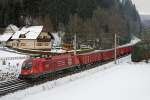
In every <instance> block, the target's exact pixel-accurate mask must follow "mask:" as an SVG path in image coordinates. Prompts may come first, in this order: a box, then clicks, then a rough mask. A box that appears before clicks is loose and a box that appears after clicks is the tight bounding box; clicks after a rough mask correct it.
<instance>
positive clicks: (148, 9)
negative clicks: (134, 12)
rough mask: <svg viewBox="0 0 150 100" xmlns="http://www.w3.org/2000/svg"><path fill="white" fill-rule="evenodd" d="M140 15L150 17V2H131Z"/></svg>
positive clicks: (143, 0)
mask: <svg viewBox="0 0 150 100" xmlns="http://www.w3.org/2000/svg"><path fill="white" fill-rule="evenodd" d="M132 1H133V3H134V4H135V5H136V8H137V9H138V11H139V13H140V14H149V15H150V0H132Z"/></svg>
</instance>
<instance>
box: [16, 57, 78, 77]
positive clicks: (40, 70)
mask: <svg viewBox="0 0 150 100" xmlns="http://www.w3.org/2000/svg"><path fill="white" fill-rule="evenodd" d="M76 65H79V60H78V58H77V56H74V55H73V56H72V55H60V56H54V57H51V58H47V59H45V58H35V59H28V60H26V61H25V62H24V63H23V65H22V70H21V74H20V76H19V78H21V79H37V78H45V77H47V76H48V75H49V76H50V74H51V73H53V72H57V71H60V70H63V69H67V68H71V67H75V66H76Z"/></svg>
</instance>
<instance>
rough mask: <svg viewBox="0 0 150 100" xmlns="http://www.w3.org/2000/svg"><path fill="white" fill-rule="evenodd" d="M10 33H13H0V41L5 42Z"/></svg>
mask: <svg viewBox="0 0 150 100" xmlns="http://www.w3.org/2000/svg"><path fill="white" fill-rule="evenodd" d="M12 35H13V33H6V34H3V35H0V41H1V42H6V41H8V40H9V39H10V38H11V36H12Z"/></svg>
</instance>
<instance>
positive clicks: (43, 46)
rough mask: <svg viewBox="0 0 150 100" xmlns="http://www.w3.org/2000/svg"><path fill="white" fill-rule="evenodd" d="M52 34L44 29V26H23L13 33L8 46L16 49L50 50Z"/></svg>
mask: <svg viewBox="0 0 150 100" xmlns="http://www.w3.org/2000/svg"><path fill="white" fill-rule="evenodd" d="M51 39H52V36H51V34H50V33H49V32H46V31H44V29H43V26H29V27H23V28H22V29H21V30H19V31H17V32H16V33H15V34H13V36H12V38H11V40H10V41H9V42H8V43H7V46H9V47H12V48H16V49H29V50H49V49H51V46H52V43H51Z"/></svg>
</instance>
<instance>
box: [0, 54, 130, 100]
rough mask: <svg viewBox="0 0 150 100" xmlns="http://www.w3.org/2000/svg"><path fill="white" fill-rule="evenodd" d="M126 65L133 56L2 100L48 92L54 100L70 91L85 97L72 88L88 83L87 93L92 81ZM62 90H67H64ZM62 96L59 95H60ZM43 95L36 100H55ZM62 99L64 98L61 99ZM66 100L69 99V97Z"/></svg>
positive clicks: (14, 99) (13, 99)
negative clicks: (116, 63) (97, 75)
mask: <svg viewBox="0 0 150 100" xmlns="http://www.w3.org/2000/svg"><path fill="white" fill-rule="evenodd" d="M126 63H131V56H127V57H125V58H121V59H120V60H118V65H115V64H114V62H111V63H108V64H105V65H102V66H99V67H97V68H94V69H91V70H88V71H84V72H81V73H77V74H74V75H71V76H68V77H64V78H61V79H58V80H54V81H51V82H47V83H44V84H42V85H38V86H34V87H32V88H28V89H25V90H21V91H18V92H15V93H13V94H10V95H7V96H4V97H2V98H0V99H1V100H22V99H23V98H26V99H25V100H28V99H29V100H30V98H32V97H30V96H31V95H34V96H35V98H36V96H38V95H41V94H42V95H45V93H47V92H50V94H51V93H52V94H51V95H52V96H53V98H55V96H56V97H57V92H58V93H60V94H61V92H62V93H67V90H68V89H70V91H72V93H74V92H79V94H81V95H84V93H81V90H82V88H81V90H80V89H79V90H71V88H73V89H74V88H76V86H80V84H81V86H82V85H83V84H84V85H86V84H87V83H88V85H89V86H88V88H87V89H84V91H85V92H86V90H89V89H91V87H92V86H91V85H90V84H89V83H90V81H92V80H95V79H96V78H97V79H101V78H103V76H105V75H110V74H111V73H113V72H115V70H117V69H120V68H121V67H119V65H122V64H126ZM96 74H100V75H99V78H98V77H95V78H94V76H95V75H96ZM91 77H93V78H91ZM97 79H96V80H97ZM96 80H95V82H96V83H97V82H98V81H96ZM84 81H85V82H86V81H87V82H86V83H84ZM88 81H89V82H88ZM80 82H81V83H80ZM71 84H72V85H71ZM70 85H71V86H70ZM68 86H70V87H69V88H67V87H68ZM62 88H66V89H62ZM57 90H58V91H57ZM44 91H46V92H44ZM54 91H55V92H54ZM53 92H54V94H53ZM93 93H94V92H93ZM60 94H58V95H60ZM70 94H71V92H70ZM42 95H41V99H40V98H39V99H37V98H36V100H49V99H52V100H53V98H51V96H49V97H47V99H46V98H45V99H43V98H44V97H42ZM72 95H73V94H72ZM28 96H29V97H28ZM89 96H90V95H89ZM33 98H34V97H33ZM60 98H62V97H60ZM60 98H58V99H60ZM72 98H74V97H72ZM64 99H67V97H66V98H64ZM69 99H70V98H68V100H69ZM76 99H77V98H76ZM78 99H80V98H78Z"/></svg>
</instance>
